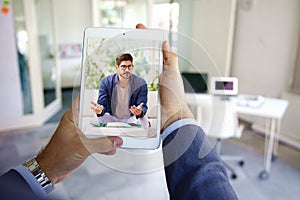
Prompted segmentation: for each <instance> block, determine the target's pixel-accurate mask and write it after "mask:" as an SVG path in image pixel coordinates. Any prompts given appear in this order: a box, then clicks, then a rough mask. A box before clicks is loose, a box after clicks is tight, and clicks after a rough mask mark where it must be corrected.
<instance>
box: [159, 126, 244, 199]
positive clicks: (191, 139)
mask: <svg viewBox="0 0 300 200" xmlns="http://www.w3.org/2000/svg"><path fill="white" fill-rule="evenodd" d="M163 156H164V164H165V173H166V180H167V185H168V190H169V194H170V199H172V200H173V199H180V200H185V199H186V200H188V199H209V200H214V199H216V200H222V199H230V200H234V199H238V198H237V196H236V193H235V191H234V190H233V188H232V186H231V184H230V182H229V179H228V177H227V174H226V169H225V167H224V166H223V164H222V162H221V160H220V157H219V156H218V154H217V153H216V151H215V150H214V149H212V147H211V145H210V144H209V142H208V141H207V139H205V134H204V132H203V130H202V129H201V128H200V127H199V126H197V125H186V126H183V127H180V128H179V129H177V130H175V131H174V132H172V133H171V134H170V135H169V136H168V137H167V138H165V140H164V141H163Z"/></svg>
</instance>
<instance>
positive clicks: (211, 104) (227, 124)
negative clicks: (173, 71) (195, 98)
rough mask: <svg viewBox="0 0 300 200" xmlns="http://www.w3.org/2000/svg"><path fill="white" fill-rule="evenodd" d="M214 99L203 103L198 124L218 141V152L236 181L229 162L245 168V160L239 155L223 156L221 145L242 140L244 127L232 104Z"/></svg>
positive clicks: (217, 98) (216, 146) (235, 175)
mask: <svg viewBox="0 0 300 200" xmlns="http://www.w3.org/2000/svg"><path fill="white" fill-rule="evenodd" d="M212 99H213V100H206V101H202V102H201V108H200V111H198V112H201V116H199V114H198V117H197V118H198V119H199V120H198V123H199V125H200V126H201V127H202V128H203V130H204V131H205V133H206V134H207V136H208V137H210V138H214V139H216V145H215V148H216V151H217V153H218V154H219V155H220V156H221V159H222V162H223V163H224V165H225V167H226V168H227V169H228V171H230V173H231V174H230V177H231V178H232V179H236V178H237V174H236V172H235V171H234V169H233V168H232V167H231V166H230V165H229V164H228V163H227V162H229V161H237V162H238V164H239V165H240V166H243V165H244V158H243V157H242V156H238V155H236V156H235V155H223V154H222V152H221V144H222V141H223V140H226V139H230V138H240V137H241V136H242V132H243V130H244V125H243V124H241V125H239V122H238V116H237V112H236V107H235V106H234V105H233V104H232V103H231V102H229V101H224V100H221V99H222V98H220V97H215V96H213V97H212Z"/></svg>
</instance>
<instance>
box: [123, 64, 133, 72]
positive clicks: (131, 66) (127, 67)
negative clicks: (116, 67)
mask: <svg viewBox="0 0 300 200" xmlns="http://www.w3.org/2000/svg"><path fill="white" fill-rule="evenodd" d="M120 67H121V69H122V70H124V71H125V70H126V69H128V70H132V68H133V65H120Z"/></svg>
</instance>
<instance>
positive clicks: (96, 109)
mask: <svg viewBox="0 0 300 200" xmlns="http://www.w3.org/2000/svg"><path fill="white" fill-rule="evenodd" d="M91 104H92V109H93V111H94V112H95V113H96V114H97V115H100V114H101V113H102V111H103V109H104V107H103V106H102V105H99V104H97V103H95V102H92V101H91Z"/></svg>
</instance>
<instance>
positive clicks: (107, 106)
mask: <svg viewBox="0 0 300 200" xmlns="http://www.w3.org/2000/svg"><path fill="white" fill-rule="evenodd" d="M110 83H111V81H109V80H108V78H104V79H103V80H102V81H101V82H100V87H99V96H98V100H97V103H98V104H100V105H103V107H104V109H103V111H102V113H101V114H97V116H98V117H100V116H103V115H104V114H105V113H106V112H108V113H111V112H112V111H111V90H112V88H110V87H112V83H111V85H109V84H110Z"/></svg>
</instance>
